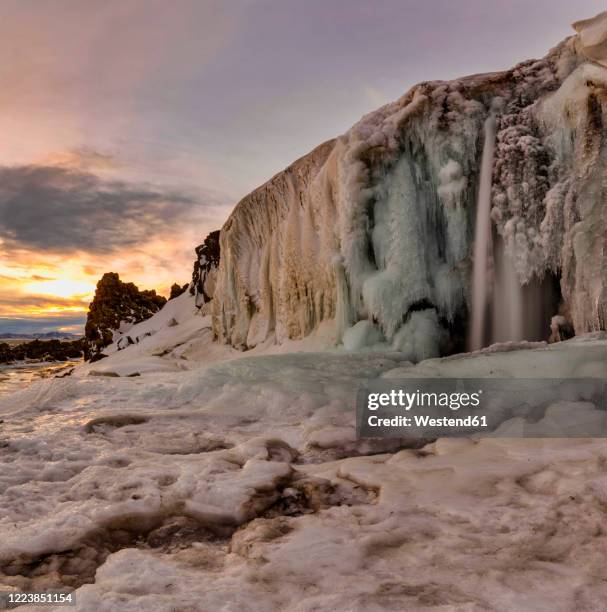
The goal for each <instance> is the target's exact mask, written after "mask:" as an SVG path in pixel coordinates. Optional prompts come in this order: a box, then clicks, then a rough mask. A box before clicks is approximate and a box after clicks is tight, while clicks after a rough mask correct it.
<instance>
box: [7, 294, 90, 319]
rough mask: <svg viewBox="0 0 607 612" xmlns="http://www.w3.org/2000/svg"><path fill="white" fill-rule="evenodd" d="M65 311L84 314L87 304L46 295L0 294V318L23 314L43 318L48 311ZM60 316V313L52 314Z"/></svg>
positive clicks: (78, 299)
mask: <svg viewBox="0 0 607 612" xmlns="http://www.w3.org/2000/svg"><path fill="white" fill-rule="evenodd" d="M55 309H56V310H65V311H66V312H69V313H70V314H72V315H73V314H74V311H82V312H86V310H87V309H88V302H84V301H82V299H80V298H78V297H74V298H63V297H54V296H46V295H16V296H10V295H6V294H4V293H2V294H0V317H3V316H11V317H12V316H17V317H18V316H19V315H20V313H23V315H24V316H28V317H29V316H32V317H33V316H44V315H45V314H46V313H45V311H49V310H55ZM32 311H39V312H40V313H41V315H35V314H34V313H33V312H32ZM53 314H57V315H61V314H62V313H61V312H57V313H53Z"/></svg>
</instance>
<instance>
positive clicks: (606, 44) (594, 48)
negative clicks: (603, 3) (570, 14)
mask: <svg viewBox="0 0 607 612" xmlns="http://www.w3.org/2000/svg"><path fill="white" fill-rule="evenodd" d="M573 27H574V29H575V30H576V31H577V32H578V33H579V38H580V42H581V46H582V51H583V53H584V54H585V55H586V56H587V57H588V58H590V59H591V60H593V61H595V62H597V63H599V64H601V65H602V66H605V67H606V68H607V11H604V12H602V13H599V14H598V15H597V16H596V17H593V18H592V19H584V20H582V21H576V22H575V23H574V24H573Z"/></svg>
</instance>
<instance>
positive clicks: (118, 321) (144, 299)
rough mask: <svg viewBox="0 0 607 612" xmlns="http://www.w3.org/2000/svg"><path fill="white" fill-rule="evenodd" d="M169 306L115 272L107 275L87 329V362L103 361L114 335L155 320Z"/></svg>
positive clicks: (101, 283)
mask: <svg viewBox="0 0 607 612" xmlns="http://www.w3.org/2000/svg"><path fill="white" fill-rule="evenodd" d="M165 304H166V298H164V297H163V296H161V295H157V294H156V292H155V291H153V290H152V291H147V290H145V291H140V290H139V289H138V288H137V287H136V286H135V285H134V284H133V283H124V282H122V281H121V280H120V277H119V276H118V274H116V273H115V272H108V273H106V274H104V275H103V276H102V278H101V280H100V281H99V282H98V283H97V289H96V291H95V297H94V299H93V301H92V302H91V305H90V307H89V312H88V315H87V318H86V325H85V328H84V356H85V359H88V360H92V361H95V360H97V359H100V358H101V357H103V355H102V354H101V353H102V350H103V348H104V347H106V346H108V345H109V344H111V343H112V341H113V336H114V332H116V331H119V330H121V331H125V329H126V328H127V327H129V326H132V325H134V324H135V323H139V322H141V321H144V320H145V319H148V318H149V317H151V316H152V315H153V314H154V313H156V312H158V311H159V310H160V309H161V308H162V307H163V306H164V305H165Z"/></svg>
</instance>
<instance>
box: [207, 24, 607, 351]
mask: <svg viewBox="0 0 607 612" xmlns="http://www.w3.org/2000/svg"><path fill="white" fill-rule="evenodd" d="M574 27H575V28H576V30H577V32H578V33H577V35H575V36H572V37H570V38H568V39H566V40H565V41H563V42H562V43H560V44H559V45H558V46H557V47H555V48H554V49H552V50H551V51H550V52H549V53H548V55H547V56H546V57H545V58H543V59H540V60H532V61H528V62H524V63H522V64H520V65H518V66H516V67H515V68H513V69H512V70H509V71H505V72H499V73H491V74H483V75H474V76H470V77H466V78H462V79H458V80H455V81H451V82H428V83H422V84H420V85H417V86H415V87H413V88H412V89H411V90H410V91H409V92H408V93H407V94H405V95H404V96H403V97H402V98H400V99H399V100H397V101H396V102H393V103H391V104H388V105H386V106H384V107H382V108H380V109H378V110H377V111H375V112H372V113H370V114H368V115H366V116H365V117H363V118H362V120H361V121H359V122H358V123H357V124H356V125H354V126H353V127H352V128H351V129H350V130H349V131H348V132H346V133H345V134H344V135H343V136H341V137H340V138H338V139H336V140H332V141H329V142H327V143H324V144H322V145H320V146H319V147H317V148H316V149H314V150H313V151H312V152H311V153H309V154H308V155H306V156H305V157H303V158H301V159H299V160H298V161H296V162H295V163H293V164H292V165H291V166H289V167H288V168H287V169H286V170H284V171H283V172H281V173H280V174H278V175H276V176H275V177H274V178H272V179H271V180H270V181H269V182H267V183H266V184H265V185H263V186H261V187H260V188H258V189H257V190H255V191H254V192H253V193H251V194H250V195H248V196H246V197H245V198H244V199H243V200H242V201H241V202H240V203H239V204H238V205H237V206H236V208H235V210H234V212H233V213H232V215H231V216H230V218H229V219H228V221H227V222H226V224H225V225H224V227H223V229H222V231H221V253H222V256H221V262H220V266H219V272H218V278H217V287H216V291H215V295H214V304H213V328H214V332H215V334H216V336H217V337H218V338H219V340H220V341H223V342H227V343H230V344H232V345H234V346H237V347H241V348H247V347H252V346H255V345H257V344H258V343H260V342H261V341H263V340H264V339H266V338H267V337H269V336H271V335H274V336H275V338H276V341H277V342H282V341H283V340H284V339H287V338H298V337H302V336H305V335H308V334H310V333H311V332H312V331H313V330H315V329H316V328H317V327H318V326H319V324H320V323H321V322H323V321H332V322H334V328H333V329H334V334H335V341H336V342H340V341H343V342H344V343H345V344H346V345H348V344H349V345H352V346H360V345H362V344H365V343H366V344H373V343H378V342H389V343H391V344H392V346H393V347H394V348H396V349H399V350H403V351H404V352H405V353H408V354H410V356H411V357H412V358H419V357H427V356H433V355H437V354H439V353H448V352H452V351H454V350H458V349H461V348H462V347H464V346H465V340H466V335H467V333H468V332H469V327H470V325H469V312H470V306H471V276H472V252H473V242H474V227H475V218H476V208H477V206H476V204H477V197H478V191H479V175H480V165H481V157H482V151H483V147H484V146H489V144H491V145H492V146H493V145H494V153H493V154H492V155H491V158H490V164H491V165H490V174H491V175H492V176H491V177H490V185H491V188H490V192H489V194H490V218H491V231H490V234H491V235H490V241H489V243H490V246H489V248H490V253H489V257H488V263H487V266H488V272H489V273H488V274H487V275H485V278H486V282H487V284H488V287H487V294H488V296H489V298H488V299H489V301H493V311H492V315H491V316H492V317H493V325H494V327H495V323H496V320H498V319H499V318H500V317H502V316H505V315H504V314H503V312H501V311H500V308H502V310H503V305H504V303H505V302H504V300H505V299H507V298H508V294H509V293H512V287H514V288H515V289H516V291H517V292H518V291H519V290H520V291H521V300H520V304H519V308H522V309H525V316H526V319H529V320H530V319H533V318H534V317H535V318H538V319H539V325H540V331H539V332H535V333H538V334H540V335H543V336H545V338H547V337H548V334H549V333H550V317H551V316H552V315H557V314H558V315H559V317H561V319H559V320H563V321H568V322H570V323H571V324H572V325H573V326H574V328H575V331H576V333H580V332H584V331H589V330H596V329H601V328H604V327H605V325H606V322H607V250H606V249H605V246H606V244H605V243H606V237H607V208H606V207H605V206H604V202H605V196H606V189H607V169H606V165H605V162H606V156H607V149H606V144H607V143H606V136H605V131H604V124H605V121H606V119H607V117H606V113H607V68H606V67H605V66H607V50H606V49H607V45H606V39H607V13H603V14H601V15H599V16H597V17H595V18H594V19H590V20H586V21H582V22H578V23H576V24H575V26H574ZM490 116H491V117H492V125H493V129H492V131H491V132H490V136H488V137H487V138H491V139H494V142H491V143H488V142H486V141H487V138H485V134H486V129H485V128H484V126H485V124H486V121H487V118H488V117H490ZM506 278H511V279H514V281H511V284H510V285H508V283H506V281H505V280H503V279H506ZM500 279H502V280H500ZM512 282H513V284H512ZM520 287H523V289H520ZM500 292H501V293H500ZM504 292H505V293H504ZM525 292H526V294H525V295H527V294H528V295H527V298H529V299H531V301H529V299H527V298H525V295H524V293H525ZM539 295H541V296H543V297H542V298H540V297H538V296H539ZM546 295H548V297H546ZM530 296H531V297H530ZM534 296H535V297H534ZM523 298H525V299H526V300H527V301H525V299H523ZM487 307H489V306H487ZM530 309H531V310H533V309H536V310H537V312H536V313H535V312H531V311H530ZM487 325H490V323H487ZM544 331H545V333H544ZM527 335H529V334H527ZM489 336H490V334H489ZM529 339H534V338H529Z"/></svg>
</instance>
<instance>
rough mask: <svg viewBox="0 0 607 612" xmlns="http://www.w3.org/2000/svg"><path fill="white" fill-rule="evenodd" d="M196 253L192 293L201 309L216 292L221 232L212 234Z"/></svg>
mask: <svg viewBox="0 0 607 612" xmlns="http://www.w3.org/2000/svg"><path fill="white" fill-rule="evenodd" d="M195 251H196V259H195V261H194V270H193V272H192V283H191V284H190V293H191V294H192V295H195V296H196V306H198V307H201V306H203V305H204V304H206V303H208V302H210V301H211V299H212V298H213V294H214V292H215V284H216V282H217V269H218V267H219V255H220V247H219V230H216V231H214V232H211V233H210V234H209V235H208V236H207V237H206V238H205V239H204V242H203V243H202V244H200V245H198V246H197V247H196V249H195Z"/></svg>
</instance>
